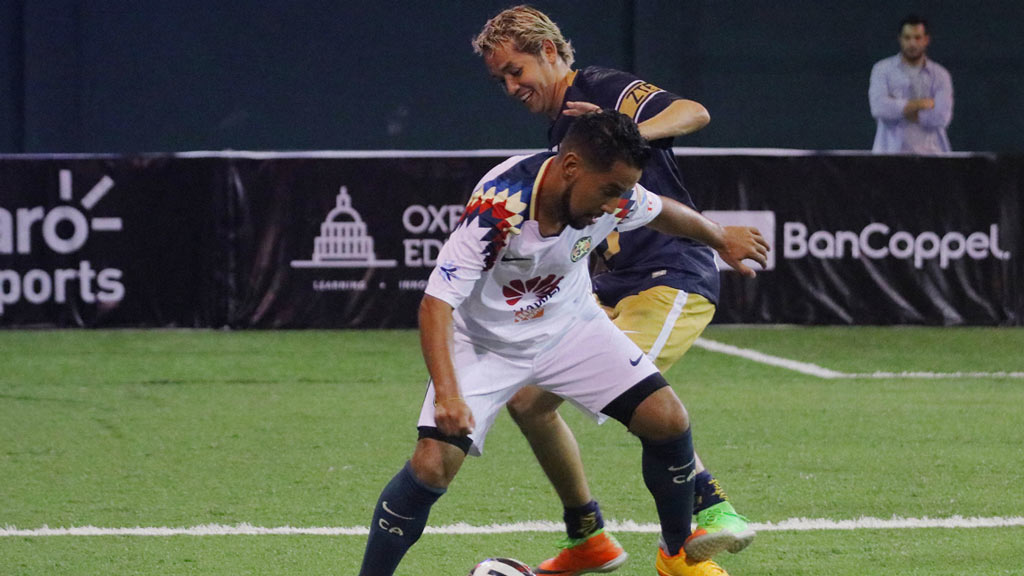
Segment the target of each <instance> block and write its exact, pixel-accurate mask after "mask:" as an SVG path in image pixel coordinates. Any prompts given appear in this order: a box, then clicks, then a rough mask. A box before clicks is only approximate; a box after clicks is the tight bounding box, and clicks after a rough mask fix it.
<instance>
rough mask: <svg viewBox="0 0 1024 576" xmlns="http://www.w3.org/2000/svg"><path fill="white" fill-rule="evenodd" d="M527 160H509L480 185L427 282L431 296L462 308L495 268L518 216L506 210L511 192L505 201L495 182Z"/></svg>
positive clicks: (491, 171)
mask: <svg viewBox="0 0 1024 576" xmlns="http://www.w3.org/2000/svg"><path fill="white" fill-rule="evenodd" d="M524 158H526V156H513V157H511V158H509V159H508V160H505V161H504V162H502V163H501V164H498V165H497V166H495V167H494V168H492V169H491V170H490V171H489V172H488V173H487V174H485V175H484V177H483V178H481V179H480V181H479V182H478V183H477V185H476V188H475V189H474V191H473V195H472V197H470V199H469V203H468V204H467V205H466V209H465V211H464V212H463V214H462V219H461V220H460V221H459V223H458V225H457V226H456V227H455V230H454V231H452V233H451V235H450V236H449V237H448V240H447V241H446V242H445V244H444V246H443V247H442V248H441V251H440V253H439V254H438V256H437V265H436V266H435V267H434V270H433V271H431V273H430V278H429V279H428V280H427V288H426V293H427V294H429V295H431V296H433V297H435V298H438V299H440V300H443V301H445V302H447V303H448V304H449V305H450V306H451V307H452V308H458V307H459V305H460V304H461V303H462V302H463V301H464V300H465V299H466V298H467V297H469V295H470V294H471V293H472V292H473V288H474V287H475V285H476V283H477V281H479V280H480V278H481V277H482V276H483V274H484V272H486V271H487V270H490V269H491V267H493V266H494V262H495V260H496V259H497V257H498V254H499V253H500V252H501V249H502V248H504V247H505V244H506V242H507V236H508V234H509V233H510V232H511V228H512V225H511V223H510V221H513V220H512V218H511V217H512V216H515V215H514V214H510V213H507V210H506V208H507V207H508V205H509V203H510V202H511V201H512V199H510V198H508V197H507V191H506V197H505V198H497V197H496V196H495V179H496V178H498V177H499V176H500V175H501V174H502V173H504V172H506V171H507V170H508V169H509V168H510V167H512V166H514V165H516V164H517V163H519V162H521V161H522V160H523V159H524ZM516 223H518V222H517V221H516Z"/></svg>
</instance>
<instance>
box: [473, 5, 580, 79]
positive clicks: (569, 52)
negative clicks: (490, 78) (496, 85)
mask: <svg viewBox="0 0 1024 576" xmlns="http://www.w3.org/2000/svg"><path fill="white" fill-rule="evenodd" d="M545 40H550V41H551V43H552V44H554V45H555V49H556V50H557V51H558V56H559V57H560V58H561V59H562V60H564V61H565V63H566V65H568V66H572V63H573V61H574V60H575V58H574V56H573V53H574V50H573V47H572V43H571V42H569V41H568V40H566V39H565V36H562V31H561V30H559V29H558V25H557V24H555V23H554V22H552V21H551V18H548V15H547V14H545V13H543V12H541V11H540V10H537V9H536V8H533V7H532V6H527V5H525V4H521V5H519V6H513V7H512V8H509V9H507V10H502V11H501V13H499V14H498V15H497V16H495V17H494V18H491V19H490V20H488V21H487V23H486V24H484V27H483V29H482V30H480V33H479V34H477V36H476V38H474V39H473V52H475V53H477V54H479V55H481V56H483V55H486V54H488V53H490V52H492V51H494V49H496V48H498V47H500V46H501V45H503V44H505V43H506V42H509V43H511V45H512V47H513V48H515V49H516V50H518V51H519V52H523V53H525V54H533V55H534V56H540V55H541V53H542V51H543V48H544V41H545Z"/></svg>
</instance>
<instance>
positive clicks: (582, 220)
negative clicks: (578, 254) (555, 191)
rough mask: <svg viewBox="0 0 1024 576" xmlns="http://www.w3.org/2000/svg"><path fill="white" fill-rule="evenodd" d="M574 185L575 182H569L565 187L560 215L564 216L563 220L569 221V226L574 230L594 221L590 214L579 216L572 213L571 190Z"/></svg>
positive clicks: (581, 228)
mask: <svg viewBox="0 0 1024 576" xmlns="http://www.w3.org/2000/svg"><path fill="white" fill-rule="evenodd" d="M575 186H576V183H575V182H574V183H572V184H570V185H569V187H568V188H566V189H565V194H564V195H562V215H563V216H564V217H565V221H566V222H568V223H569V226H572V227H573V228H575V229H576V230H583V229H584V228H586V227H587V226H590V225H591V224H593V223H594V218H593V217H591V216H581V215H579V214H574V213H573V211H572V190H573V188H574V187H575Z"/></svg>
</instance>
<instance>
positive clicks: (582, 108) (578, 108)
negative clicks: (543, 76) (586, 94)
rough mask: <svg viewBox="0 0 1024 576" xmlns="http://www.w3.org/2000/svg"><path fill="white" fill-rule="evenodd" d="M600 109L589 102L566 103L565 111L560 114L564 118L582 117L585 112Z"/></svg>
mask: <svg viewBox="0 0 1024 576" xmlns="http://www.w3.org/2000/svg"><path fill="white" fill-rule="evenodd" d="M600 109H601V107H600V106H598V105H597V104H591V103H590V102H566V103H565V110H563V111H562V114H565V115H566V116H582V115H584V114H586V113H587V112H595V111H597V110H600Z"/></svg>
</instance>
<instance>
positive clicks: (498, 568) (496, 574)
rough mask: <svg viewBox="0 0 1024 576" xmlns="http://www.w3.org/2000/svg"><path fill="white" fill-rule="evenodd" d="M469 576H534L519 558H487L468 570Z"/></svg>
mask: <svg viewBox="0 0 1024 576" xmlns="http://www.w3.org/2000/svg"><path fill="white" fill-rule="evenodd" d="M469 576H536V574H534V573H533V570H530V567H529V566H527V565H526V564H523V563H522V562H520V561H519V560H513V559H511V558H488V559H487V560H484V561H483V562H481V563H479V564H477V565H476V566H474V567H473V569H472V570H470V571H469Z"/></svg>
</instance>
